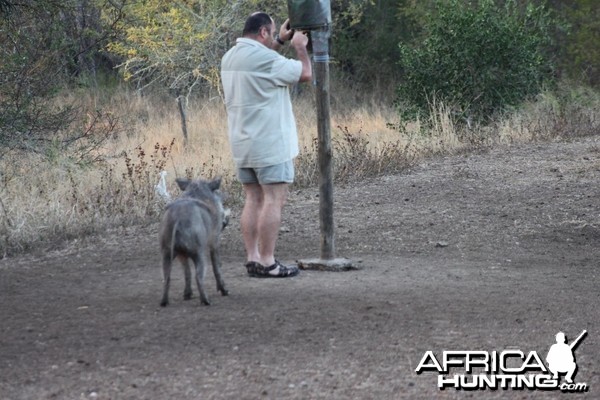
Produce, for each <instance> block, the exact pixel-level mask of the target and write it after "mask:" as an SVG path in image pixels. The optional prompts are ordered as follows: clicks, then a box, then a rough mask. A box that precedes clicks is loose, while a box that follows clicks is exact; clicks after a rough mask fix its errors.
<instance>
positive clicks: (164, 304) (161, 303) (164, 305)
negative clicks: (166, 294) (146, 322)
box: [160, 300, 169, 307]
mask: <svg viewBox="0 0 600 400" xmlns="http://www.w3.org/2000/svg"><path fill="white" fill-rule="evenodd" d="M168 304H169V302H168V301H166V300H163V301H161V302H160V306H161V307H166V306H167V305H168Z"/></svg>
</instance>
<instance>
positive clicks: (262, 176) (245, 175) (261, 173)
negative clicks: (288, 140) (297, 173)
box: [237, 160, 294, 185]
mask: <svg viewBox="0 0 600 400" xmlns="http://www.w3.org/2000/svg"><path fill="white" fill-rule="evenodd" d="M237 176H238V179H239V180H240V182H242V183H258V184H261V185H268V184H272V183H292V182H294V160H290V161H286V162H284V163H281V164H276V165H270V166H268V167H261V168H238V169H237Z"/></svg>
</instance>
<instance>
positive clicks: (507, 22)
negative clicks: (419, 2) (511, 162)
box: [398, 0, 553, 122]
mask: <svg viewBox="0 0 600 400" xmlns="http://www.w3.org/2000/svg"><path fill="white" fill-rule="evenodd" d="M425 22H426V23H425V26H424V30H425V31H424V32H425V33H424V40H422V41H421V42H420V43H418V44H416V45H413V46H409V45H407V44H405V43H403V44H401V45H400V51H401V57H400V66H401V68H402V70H403V80H402V83H401V84H400V87H399V89H398V103H399V105H400V106H401V109H402V110H403V111H404V113H405V115H404V116H405V117H407V116H408V117H411V118H415V117H418V116H424V115H427V114H428V113H429V111H430V103H431V102H432V101H433V100H434V99H435V101H436V102H442V103H444V104H445V105H446V106H448V107H450V109H452V110H453V113H454V116H455V118H456V120H460V121H466V122H471V121H485V120H486V119H488V118H490V117H492V116H493V115H494V114H495V113H497V112H499V111H502V110H503V109H506V108H507V107H513V106H517V105H519V104H520V103H521V102H522V101H523V100H525V99H526V98H528V97H529V96H532V95H535V94H537V93H538V92H539V91H540V89H541V87H542V86H543V85H544V83H546V82H549V81H551V80H552V77H553V75H552V74H553V67H552V62H551V60H549V59H547V58H546V57H545V53H544V51H543V49H544V48H545V47H546V46H548V45H549V43H550V34H549V30H548V26H549V25H550V24H551V23H552V19H551V16H550V14H549V13H548V12H547V11H546V9H545V8H543V7H542V6H533V5H528V6H527V7H526V9H525V10H523V11H521V10H520V9H519V7H518V6H517V3H516V1H514V0H507V1H506V2H505V4H504V5H503V6H499V5H496V4H495V3H494V1H493V0H478V1H474V2H464V1H459V0H449V1H437V2H436V7H435V9H434V10H433V11H430V12H427V13H426V15H425Z"/></svg>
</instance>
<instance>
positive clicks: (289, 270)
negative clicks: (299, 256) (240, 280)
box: [246, 260, 300, 278]
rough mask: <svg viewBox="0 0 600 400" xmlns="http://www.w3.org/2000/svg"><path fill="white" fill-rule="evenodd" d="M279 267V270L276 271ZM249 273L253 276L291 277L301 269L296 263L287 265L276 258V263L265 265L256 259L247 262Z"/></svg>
mask: <svg viewBox="0 0 600 400" xmlns="http://www.w3.org/2000/svg"><path fill="white" fill-rule="evenodd" d="M278 267H279V270H278V271H277V272H274V271H275V270H276V269H277V268H278ZM246 269H247V270H248V275H249V276H251V277H253V278H291V277H292V276H296V275H298V273H299V272H300V270H299V269H298V267H296V266H295V265H293V266H286V265H283V264H281V263H280V262H279V261H278V260H275V264H273V265H271V266H269V267H265V266H263V265H261V264H260V263H257V262H255V261H250V262H249V263H247V264H246Z"/></svg>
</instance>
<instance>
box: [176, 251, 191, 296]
mask: <svg viewBox="0 0 600 400" xmlns="http://www.w3.org/2000/svg"><path fill="white" fill-rule="evenodd" d="M179 259H180V261H181V265H183V275H184V276H185V289H184V290H183V299H184V300H189V299H191V298H192V271H191V269H190V260H189V258H187V257H185V258H184V257H180V258H179Z"/></svg>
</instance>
